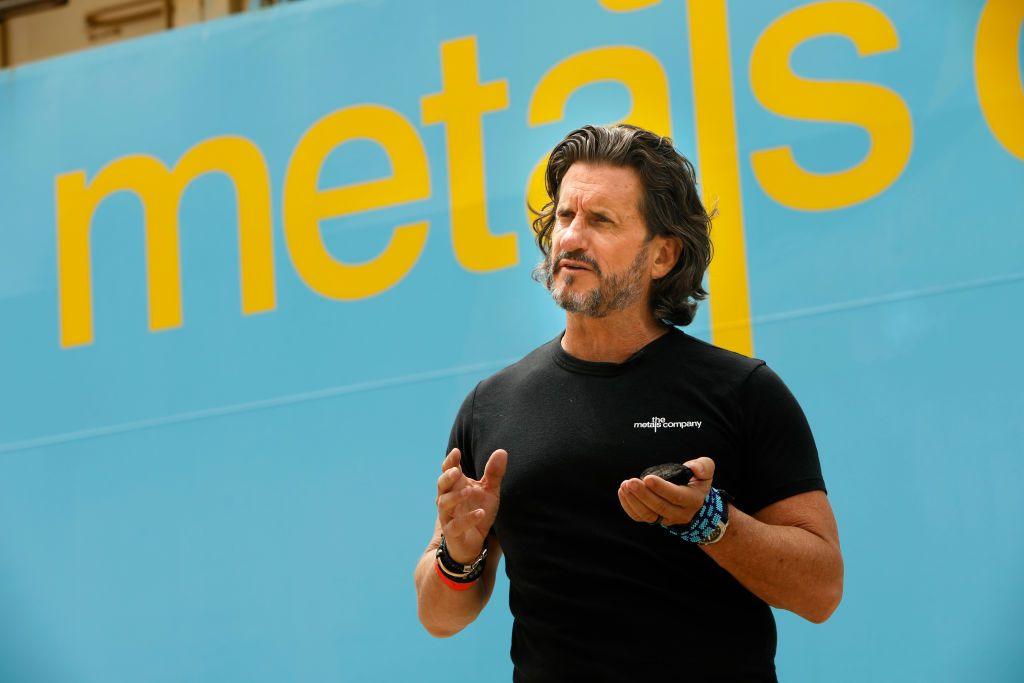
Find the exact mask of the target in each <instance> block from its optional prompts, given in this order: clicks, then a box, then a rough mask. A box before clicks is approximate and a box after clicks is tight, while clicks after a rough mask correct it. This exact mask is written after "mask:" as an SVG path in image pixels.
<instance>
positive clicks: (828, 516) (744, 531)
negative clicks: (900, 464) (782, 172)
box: [619, 457, 843, 624]
mask: <svg viewBox="0 0 1024 683" xmlns="http://www.w3.org/2000/svg"><path fill="white" fill-rule="evenodd" d="M686 465H688V466H689V467H690V469H692V470H693V474H694V478H693V480H692V481H691V482H690V483H689V484H688V485H686V486H677V485H675V484H672V483H670V482H667V481H665V480H664V479H662V478H660V477H655V476H651V475H648V476H647V477H645V478H644V479H643V481H641V480H640V479H630V480H628V481H624V482H623V483H622V485H621V486H620V488H619V500H620V502H621V503H622V506H623V509H624V510H625V511H626V513H627V514H628V515H629V516H630V517H631V518H633V519H634V520H636V521H638V522H648V523H650V522H654V521H655V520H656V518H657V516H658V515H661V516H662V517H663V518H664V523H665V524H669V525H672V524H688V523H689V522H690V520H691V519H692V518H693V516H694V514H695V513H696V512H697V510H698V509H700V506H701V505H702V504H703V503H704V498H705V497H706V496H707V493H708V490H709V489H710V488H711V479H712V475H713V474H714V471H715V464H714V462H713V461H712V460H711V458H706V457H705V458H699V459H697V460H693V461H690V462H687V463H686ZM734 515H735V516H734ZM698 547H699V548H701V549H702V550H703V551H704V552H706V553H707V554H708V555H710V556H711V558H712V559H714V560H715V562H717V563H718V564H719V565H720V566H721V567H722V568H723V569H725V570H726V571H727V572H729V573H730V574H732V575H733V577H735V578H736V580H737V581H739V582H740V583H741V584H742V585H743V586H744V587H745V588H746V589H747V590H749V591H750V592H751V593H753V594H754V595H756V596H757V597H759V598H761V599H762V600H764V601H765V602H767V603H768V604H769V605H772V606H773V607H779V608H782V609H787V610H790V611H792V612H795V613H796V614H799V615H800V616H802V617H803V618H805V619H807V620H808V621H812V622H814V623H816V624H820V623H822V622H823V621H825V620H826V619H828V617H829V616H831V615H832V613H833V612H834V611H835V609H836V607H838V605H839V601H840V600H841V599H842V595H843V557H842V554H841V553H840V550H839V533H838V530H837V527H836V520H835V517H834V515H833V514H832V508H831V506H830V505H829V503H828V498H827V497H826V496H825V493H824V492H822V491H809V492H807V493H801V494H798V495H795V496H790V497H789V498H786V499H784V500H780V501H778V502H776V503H773V504H771V505H768V506H767V507H765V508H764V509H762V510H760V511H759V512H757V513H755V516H754V517H751V516H750V515H747V514H745V513H743V512H741V511H740V510H738V509H737V508H736V507H735V506H733V505H729V526H728V528H727V529H726V531H725V534H724V535H723V536H722V538H721V540H720V541H718V542H716V543H713V544H710V545H705V546H698Z"/></svg>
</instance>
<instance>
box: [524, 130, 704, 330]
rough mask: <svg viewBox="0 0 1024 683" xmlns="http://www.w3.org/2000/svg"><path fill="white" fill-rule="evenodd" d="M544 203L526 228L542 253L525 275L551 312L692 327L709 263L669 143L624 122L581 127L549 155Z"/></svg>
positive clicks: (682, 170) (690, 179) (695, 206)
mask: <svg viewBox="0 0 1024 683" xmlns="http://www.w3.org/2000/svg"><path fill="white" fill-rule="evenodd" d="M545 184H546V187H547V192H548V195H549V196H550V197H551V198H552V201H551V202H549V203H548V204H546V205H545V206H544V207H543V208H542V209H541V211H540V212H535V213H536V214H537V218H536V220H534V222H533V230H534V233H535V234H536V238H537V246H538V247H540V250H541V252H542V253H543V255H544V258H543V260H542V261H541V262H540V263H539V264H538V265H537V267H536V268H535V269H534V271H533V277H534V279H536V280H537V281H539V282H541V283H542V284H543V285H544V286H545V287H547V289H548V291H550V292H551V296H552V298H553V299H554V300H555V301H556V302H557V303H558V305H559V306H561V307H562V308H564V309H565V310H566V311H569V312H570V313H580V314H583V315H586V316H592V317H603V316H606V315H608V314H609V313H613V312H615V311H620V310H624V309H627V308H629V307H631V306H637V305H642V306H644V307H646V309H647V310H648V311H650V313H651V314H652V315H653V316H654V317H655V319H658V320H664V321H666V322H669V323H671V324H674V325H688V324H689V323H690V322H692V321H693V317H694V314H695V313H696V310H697V301H699V300H701V299H704V298H705V297H707V292H706V291H705V290H704V289H703V287H702V286H701V279H702V277H703V275H704V271H706V270H707V267H708V265H709V264H710V262H711V255H712V247H711V237H710V234H709V233H710V228H711V218H712V216H710V215H708V213H707V212H706V211H705V210H704V206H703V205H702V204H701V201H700V197H699V196H698V194H697V187H696V174H695V173H694V170H693V166H692V165H691V164H690V162H689V161H688V160H687V159H686V158H685V157H683V156H682V155H681V154H679V153H678V152H676V150H675V149H674V148H673V146H672V141H671V140H670V139H669V138H665V137H661V136H659V135H655V134H654V133H651V132H650V131H647V130H644V129H642V128H637V127H635V126H630V125H626V124H618V125H615V126H584V127H583V128H580V129H577V130H574V131H573V132H571V133H569V135H567V136H566V137H565V139H564V140H562V141H561V142H560V143H558V145H556V146H555V148H554V150H552V152H551V156H550V159H549V161H548V166H547V172H546V173H545Z"/></svg>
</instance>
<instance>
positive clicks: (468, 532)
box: [437, 448, 508, 564]
mask: <svg viewBox="0 0 1024 683" xmlns="http://www.w3.org/2000/svg"><path fill="white" fill-rule="evenodd" d="M461 460H462V453H461V452H460V451H459V449H458V448H453V449H452V450H451V452H450V453H449V454H448V456H447V457H446V458H445V459H444V462H443V463H441V476H440V477H439V478H438V480H437V516H438V519H440V520H441V531H442V532H443V533H444V539H445V545H446V546H448V554H449V555H451V557H452V559H454V560H455V561H456V562H461V563H462V564H469V563H470V562H472V561H473V560H475V559H476V558H477V556H478V555H479V554H480V552H481V551H482V550H483V547H484V539H485V538H486V537H487V532H488V531H490V529H491V525H493V524H494V519H495V518H496V517H497V516H498V500H499V497H500V489H501V479H502V477H504V476H505V465H506V464H507V463H508V453H507V452H506V451H505V450H504V449H501V448H499V449H498V450H496V451H494V452H493V453H491V457H490V458H489V459H488V460H487V467H486V468H484V476H483V479H481V480H479V481H477V480H476V479H470V478H469V477H467V476H466V475H465V474H464V473H463V472H462V466H461Z"/></svg>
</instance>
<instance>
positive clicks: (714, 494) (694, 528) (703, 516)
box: [659, 486, 726, 543]
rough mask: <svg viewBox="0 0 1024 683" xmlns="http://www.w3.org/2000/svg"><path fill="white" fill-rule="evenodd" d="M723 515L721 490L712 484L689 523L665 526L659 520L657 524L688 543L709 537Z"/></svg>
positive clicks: (723, 506)
mask: <svg viewBox="0 0 1024 683" xmlns="http://www.w3.org/2000/svg"><path fill="white" fill-rule="evenodd" d="M725 517H726V512H725V501H723V500H722V494H721V492H719V490H718V489H716V488H715V487H714V486H712V487H711V490H710V491H708V495H707V497H706V498H705V499H704V504H703V505H702V506H701V508H700V510H697V514H695V515H694V516H693V519H691V520H690V523H689V524H678V525H675V526H665V524H664V523H662V522H659V524H660V525H661V528H662V529H664V530H665V531H667V532H669V533H670V534H672V535H673V536H677V537H679V538H681V539H682V540H684V541H688V542H690V543H700V542H702V541H706V540H707V539H709V538H710V537H711V534H712V533H713V532H714V530H715V529H717V528H718V523H719V522H720V521H723V519H724V518H725Z"/></svg>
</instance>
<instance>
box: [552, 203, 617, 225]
mask: <svg viewBox="0 0 1024 683" xmlns="http://www.w3.org/2000/svg"><path fill="white" fill-rule="evenodd" d="M569 211H572V209H571V208H570V207H568V206H560V207H558V208H557V209H556V210H555V214H556V215H558V216H561V215H562V214H564V213H566V212H569ZM584 212H585V213H589V214H590V215H591V216H595V217H597V218H603V219H605V220H607V221H611V222H612V223H618V220H616V218H615V217H614V215H613V214H612V212H611V211H609V210H608V209H589V210H588V209H584Z"/></svg>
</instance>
